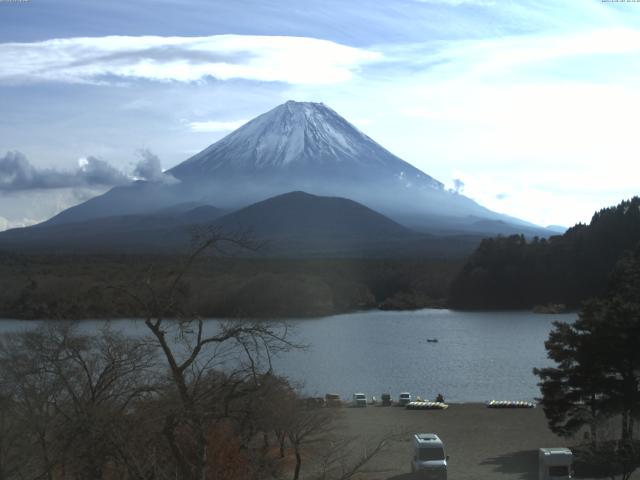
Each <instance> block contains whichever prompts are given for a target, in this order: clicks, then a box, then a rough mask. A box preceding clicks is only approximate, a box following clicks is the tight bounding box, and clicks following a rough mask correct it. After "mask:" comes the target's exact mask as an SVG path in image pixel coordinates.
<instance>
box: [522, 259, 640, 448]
mask: <svg viewBox="0 0 640 480" xmlns="http://www.w3.org/2000/svg"><path fill="white" fill-rule="evenodd" d="M545 346H546V348H547V352H548V356H549V358H551V359H552V360H554V361H555V362H556V363H557V366H556V367H550V368H542V369H534V373H535V374H536V375H538V376H539V377H540V379H541V382H540V384H539V385H540V388H541V391H542V395H543V397H542V407H543V408H544V411H545V414H546V416H547V419H548V421H549V426H550V428H551V429H552V431H554V432H555V433H557V434H559V435H564V436H570V435H572V434H574V433H576V432H577V431H578V430H580V429H581V428H582V427H583V426H589V427H590V428H591V432H592V439H593V441H597V425H598V423H599V422H600V421H603V420H605V419H608V418H612V417H614V416H619V418H620V421H621V424H620V440H622V441H632V440H633V430H634V428H633V427H634V421H635V419H637V418H638V417H639V416H640V348H639V347H640V249H639V250H638V251H637V252H636V254H635V255H625V256H624V257H623V258H622V259H621V260H620V261H619V262H618V264H617V266H616V269H615V271H614V273H613V274H612V276H611V279H610V284H609V289H608V291H607V293H606V294H605V295H603V296H602V297H600V298H598V299H594V300H590V301H588V302H586V303H585V305H584V306H583V308H582V310H581V312H580V315H579V318H578V320H576V322H574V323H573V324H567V323H560V322H556V323H555V329H554V330H553V331H552V332H551V334H550V336H549V340H548V341H547V342H546V343H545Z"/></svg>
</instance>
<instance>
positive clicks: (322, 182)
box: [47, 101, 545, 235]
mask: <svg viewBox="0 0 640 480" xmlns="http://www.w3.org/2000/svg"><path fill="white" fill-rule="evenodd" d="M296 190H299V191H305V192H308V193H311V194H316V195H328V196H338V197H344V198H350V199H352V200H355V201H358V202H360V203H362V204H364V205H367V206H368V207H370V208H373V209H374V210H377V211H379V212H381V213H383V214H385V215H387V216H390V217H391V218H393V219H394V220H396V221H399V222H400V223H403V224H405V225H406V226H408V227H411V228H416V229H418V230H421V231H427V232H431V233H442V232H449V233H451V232H464V231H470V232H474V233H477V232H487V233H489V232H492V233H497V232H499V233H505V232H516V231H522V230H523V229H524V231H527V230H531V229H532V228H533V229H535V226H533V225H531V224H527V223H526V222H522V221H519V220H517V219H513V218H509V217H507V216H504V215H500V214H497V213H495V212H491V211H490V210H488V209H486V208H484V207H482V206H480V205H478V204H477V203H475V202H474V201H472V200H470V199H469V198H467V197H465V196H464V195H461V194H459V193H457V192H453V191H450V190H447V189H445V188H444V186H443V184H442V183H441V182H439V181H438V180H436V179H434V178H432V177H431V176H429V175H428V174H427V173H425V172H422V171H420V170H418V169H417V168H415V167H413V166H412V165H410V164H409V163H407V162H405V161H403V160H401V159H400V158H398V157H397V156H395V155H393V154H392V153H391V152H389V151H388V150H386V149H385V148H383V147H382V146H380V145H378V144H377V143H376V142H375V141H374V140H372V139H371V138H369V137H368V136H366V135H364V134H363V133H362V132H360V131H359V130H358V129H357V128H356V127H354V126H353V125H352V124H351V123H349V122H348V121H347V120H346V119H344V118H343V117H341V116H340V115H338V114H337V113H336V112H335V111H333V110H332V109H331V108H329V107H328V106H325V105H323V104H321V103H311V102H294V101H288V102H286V103H285V104H283V105H280V106H278V107H276V108H274V109H273V110H271V111H269V112H266V113H265V114H263V115H260V116H258V117H256V118H255V119H253V120H251V121H250V122H248V123H247V124H245V125H243V126H241V127H240V128H238V129H237V130H236V131H234V132H232V133H231V134H229V135H227V136H226V137H224V138H223V139H221V140H219V141H218V142H216V143H214V144H213V145H211V146H210V147H208V148H206V149H205V150H203V151H202V152H200V153H198V154H197V155H195V156H193V157H191V158H189V159H188V160H186V161H184V162H182V163H181V164H179V165H177V166H176V167H174V168H172V169H170V170H169V171H167V172H165V173H164V175H162V176H161V177H160V178H159V179H157V180H155V181H141V182H135V183H133V184H131V185H125V186H121V187H115V188H113V189H112V190H111V191H109V192H107V193H106V194H104V195H102V196H99V197H96V198H93V199H91V200H89V201H87V202H85V203H83V204H81V205H79V206H77V207H73V208H70V209H68V210H66V211H65V212H62V213H61V214H59V215H58V216H56V217H54V218H53V219H51V220H50V221H49V222H47V223H48V224H56V225H57V224H62V223H72V222H78V221H83V220H88V219H94V218H99V217H104V216H112V215H129V214H141V213H149V212H153V211H156V210H158V209H162V208H165V207H169V206H172V205H175V204H178V203H182V202H189V201H192V202H199V203H201V204H208V205H213V206H216V207H218V208H222V209H225V210H234V209H238V208H241V207H244V206H247V205H249V204H251V203H254V202H257V201H260V200H264V199H266V198H269V197H272V196H275V195H280V194H283V193H287V192H290V191H296ZM495 222H497V223H495ZM509 224H511V226H509ZM527 233H530V232H527ZM536 233H541V234H543V235H544V234H545V232H544V231H543V230H542V229H539V230H538V231H537V232H536Z"/></svg>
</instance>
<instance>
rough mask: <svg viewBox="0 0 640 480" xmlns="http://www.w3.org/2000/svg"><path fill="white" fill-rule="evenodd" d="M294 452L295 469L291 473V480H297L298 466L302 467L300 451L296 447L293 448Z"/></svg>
mask: <svg viewBox="0 0 640 480" xmlns="http://www.w3.org/2000/svg"><path fill="white" fill-rule="evenodd" d="M295 452H296V469H295V471H294V472H293V480H298V477H299V476H300V466H301V465H302V457H301V456H300V450H298V446H297V445H296V446H295Z"/></svg>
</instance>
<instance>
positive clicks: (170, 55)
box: [0, 35, 381, 85]
mask: <svg viewBox="0 0 640 480" xmlns="http://www.w3.org/2000/svg"><path fill="white" fill-rule="evenodd" d="M380 58H381V55H380V54H379V53H376V52H373V51H368V50H364V49H359V48H354V47H349V46H346V45H341V44H338V43H335V42H332V41H328V40H321V39H315V38H305V37H284V36H253V35H213V36H208V37H159V36H140V37H133V36H107V37H95V38H91V37H81V38H66V39H53V40H46V41H41V42H33V43H3V44H0V64H2V65H3V68H2V70H0V81H4V82H8V83H23V82H25V81H58V82H71V83H78V82H80V83H87V82H88V83H113V82H114V79H113V78H112V77H115V79H120V80H119V81H121V80H122V79H146V80H152V81H161V82H162V81H165V82H166V81H176V82H196V81H202V80H204V79H206V78H216V79H219V80H230V79H247V80H258V81H273V82H285V83H289V84H321V85H327V84H334V83H340V82H344V81H347V80H349V79H350V78H352V76H353V74H354V72H355V71H357V70H358V68H359V67H360V66H361V65H363V64H365V63H367V62H371V61H375V60H378V59H380ZM116 81H118V80H116Z"/></svg>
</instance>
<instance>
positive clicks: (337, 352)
mask: <svg viewBox="0 0 640 480" xmlns="http://www.w3.org/2000/svg"><path fill="white" fill-rule="evenodd" d="M575 318H576V314H564V315H539V314H533V313H530V312H456V311H450V310H431V309H427V310H419V311H413V312H382V311H367V312H358V313H351V314H345V315H335V316H331V317H323V318H317V319H304V320H292V321H291V322H290V323H291V325H292V326H293V327H294V338H295V340H296V341H297V342H300V343H304V344H306V345H308V346H309V348H308V349H306V350H304V351H293V352H289V353H287V354H285V355H283V356H282V357H280V358H277V359H275V361H274V365H275V370H276V372H277V373H279V374H284V375H286V376H288V377H289V378H290V379H291V380H293V381H294V382H296V383H297V384H299V385H300V386H301V389H302V390H303V391H304V392H305V393H307V394H310V395H314V396H324V394H325V393H328V392H331V393H339V394H340V395H341V396H342V397H343V398H351V395H352V394H353V393H354V392H356V391H357V392H363V393H366V394H367V395H375V396H376V397H378V398H379V397H380V394H381V393H383V392H390V393H392V394H393V396H394V397H397V394H398V393H399V392H400V391H409V392H411V393H413V394H414V395H420V396H422V397H423V398H429V399H433V398H435V396H436V395H437V394H438V393H439V392H441V393H442V394H443V395H444V396H445V399H446V400H447V401H450V402H470V401H486V400H491V399H503V400H533V399H534V398H535V397H538V396H539V395H540V393H539V390H538V387H537V386H536V383H537V378H536V377H534V375H533V373H532V369H533V368H534V367H542V366H546V365H550V364H551V363H550V361H549V360H548V359H547V357H546V351H545V349H544V341H545V340H546V339H547V336H548V334H549V331H550V330H551V328H552V322H553V321H554V320H559V321H566V322H571V321H573V320H575ZM211 322H212V326H213V325H214V324H215V320H211ZM103 323H104V322H102V321H94V320H87V321H84V322H83V323H82V326H81V329H82V330H83V331H95V330H96V329H98V328H99V327H100V326H101V325H103ZM36 324H37V322H22V321H16V320H0V334H2V333H6V332H9V331H16V330H21V329H26V328H32V327H33V326H34V325H36ZM111 325H112V326H113V328H117V329H123V330H125V331H127V332H130V333H131V334H137V333H141V332H144V328H145V327H144V325H143V324H142V322H140V321H136V320H117V321H112V322H111ZM429 338H437V339H438V342H437V343H430V342H427V339H429Z"/></svg>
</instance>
